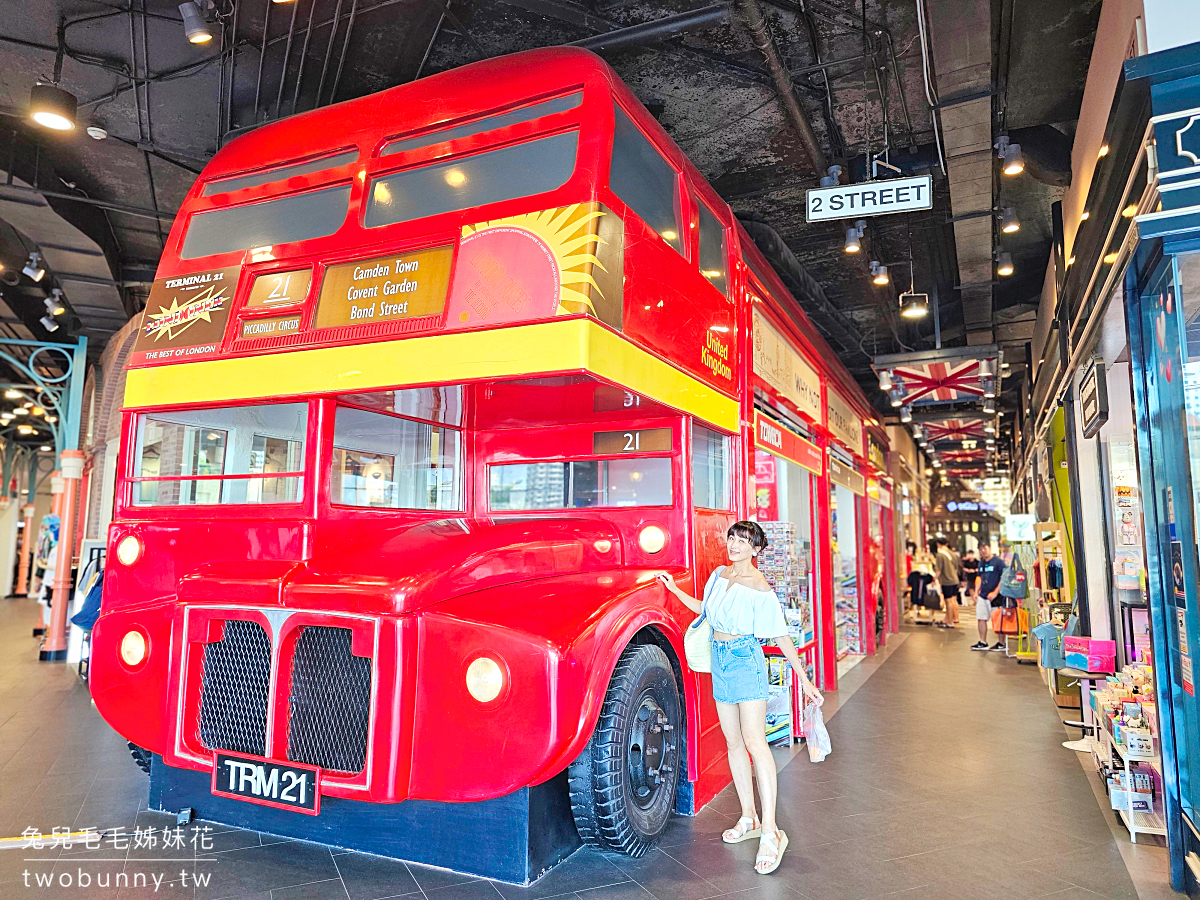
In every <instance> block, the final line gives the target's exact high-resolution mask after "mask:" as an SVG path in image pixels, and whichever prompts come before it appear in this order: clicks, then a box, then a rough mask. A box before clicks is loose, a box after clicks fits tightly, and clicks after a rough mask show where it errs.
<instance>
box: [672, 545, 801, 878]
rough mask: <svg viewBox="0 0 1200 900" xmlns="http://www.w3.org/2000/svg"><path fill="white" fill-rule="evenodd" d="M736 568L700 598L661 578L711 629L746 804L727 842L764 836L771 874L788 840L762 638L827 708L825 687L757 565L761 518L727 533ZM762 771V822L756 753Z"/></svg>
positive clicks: (727, 569) (725, 724) (723, 571)
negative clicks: (813, 677) (779, 818)
mask: <svg viewBox="0 0 1200 900" xmlns="http://www.w3.org/2000/svg"><path fill="white" fill-rule="evenodd" d="M725 546H726V550H727V552H728V554H729V565H727V566H722V567H720V568H718V569H717V570H716V571H714V572H713V573H712V575H711V576H710V577H709V579H708V583H707V584H706V585H705V587H704V601H703V603H701V602H700V601H698V600H696V599H695V598H694V597H692V596H691V595H690V594H687V593H685V592H684V591H682V590H680V588H679V586H678V585H676V584H675V579H674V578H672V577H671V576H670V575H669V574H667V573H665V572H664V573H662V574H660V575H659V576H658V578H659V581H661V582H662V583H663V584H664V585H665V586H666V588H667V590H669V591H670V592H671V593H673V594H674V595H675V596H676V597H678V598H679V600H680V602H681V603H683V604H684V606H686V607H687V608H688V609H690V610H692V611H693V612H696V613H699V612H700V611H701V610H702V609H703V611H704V614H705V615H706V616H707V618H708V622H709V624H710V625H711V626H712V631H713V643H712V684H713V699H714V700H716V701H717V715H718V717H719V718H720V720H721V731H722V732H724V734H725V741H726V744H727V745H728V747H729V769H730V771H731V772H732V773H733V784H734V787H736V788H737V794H738V800H739V801H740V802H741V805H742V817H741V818H740V819H738V821H737V824H736V825H734V826H733V827H732V828H730V829H728V830H727V831H726V832H725V833H724V834H723V835H721V837H722V839H723V840H724V841H725V843H727V844H736V843H739V842H741V841H746V840H750V839H751V838H756V837H757V838H759V843H758V857H757V858H756V859H755V860H754V868H755V870H756V871H757V872H758V873H759V874H760V875H768V874H770V873H771V872H774V871H775V870H776V869H777V868H779V862H780V860H782V859H783V851H784V850H786V849H787V845H788V838H787V835H786V834H784V833H783V832H782V831H780V830H779V829H778V828H777V827H776V823H775V798H776V796H777V794H778V783H777V779H776V775H775V758H774V757H773V756H772V755H771V748H770V747H769V746H768V745H767V732H766V719H767V661H766V658H765V657H764V656H763V652H762V647H761V646H760V645H759V643H758V639H759V638H764V639H769V640H772V641H774V642H775V643H776V644H777V645H778V647H779V649H780V650H782V651H783V655H784V656H786V657H787V659H788V662H790V663H791V664H792V669H793V670H794V671H795V672H796V675H797V677H798V678H799V679H800V684H801V689H802V690H803V691H804V695H805V697H807V698H808V699H810V700H812V702H814V703H816V704H817V705H818V706H820V705H821V704H822V703H824V702H825V698H824V697H822V696H821V692H820V691H818V690H817V688H816V686H815V685H814V684H813V683H812V682H811V681H809V680H808V676H807V675H806V674H805V671H804V666H803V664H802V663H801V662H800V655H799V654H798V653H797V652H796V645H795V644H793V643H792V639H791V638H790V637H789V636H788V632H787V620H786V619H785V618H784V616H783V609H782V608H781V607H780V605H779V598H778V597H776V596H775V592H774V591H773V590H771V585H770V584H768V583H767V579H766V578H764V577H763V576H762V573H760V572H759V571H758V569H757V568H756V567H755V565H754V558H755V557H756V556H758V554H759V553H760V552H761V551H762V550H763V548H765V547H766V546H767V536H766V534H764V533H763V530H762V528H761V527H759V525H758V523H757V522H735V523H734V524H733V525H732V526H730V528H729V531H728V532H727V533H726V535H725ZM747 751H749V754H750V758H753V760H754V773H755V774H756V775H757V776H758V795H759V797H760V798H762V808H763V815H762V822H761V824H760V822H759V819H758V815H757V814H756V813H755V810H754V784H753V782H752V780H751V770H750V758H747V756H746V753H747Z"/></svg>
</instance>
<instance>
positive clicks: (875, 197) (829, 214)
mask: <svg viewBox="0 0 1200 900" xmlns="http://www.w3.org/2000/svg"><path fill="white" fill-rule="evenodd" d="M807 196H808V214H807V219H808V221H809V222H825V221H828V220H830V219H860V218H863V217H865V216H885V215H888V214H889V213H902V212H912V211H913V210H917V209H933V178H932V177H931V176H929V175H918V176H916V177H915V178H891V179H888V180H887V181H864V182H863V183H862V184H841V185H838V186H837V187H829V188H812V189H811V190H809V191H808V195H807Z"/></svg>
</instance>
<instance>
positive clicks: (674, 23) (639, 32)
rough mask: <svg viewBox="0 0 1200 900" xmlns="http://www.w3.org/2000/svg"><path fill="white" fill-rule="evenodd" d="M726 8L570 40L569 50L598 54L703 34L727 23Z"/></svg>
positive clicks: (717, 5)
mask: <svg viewBox="0 0 1200 900" xmlns="http://www.w3.org/2000/svg"><path fill="white" fill-rule="evenodd" d="M729 18H730V7H729V4H728V3H715V4H713V5H712V6H705V7H703V8H701V9H694V10H691V11H689V12H684V13H679V14H677V15H673V16H664V17H663V18H661V19H654V20H653V21H651V22H645V23H643V24H641V25H631V26H630V27H628V28H618V29H617V30H616V31H608V32H605V33H604V34H597V35H595V36H593V37H589V38H584V39H583V40H581V41H573V42H572V43H570V44H568V45H567V46H569V47H582V48H584V49H585V50H591V51H593V52H596V53H599V52H600V51H602V50H615V49H617V48H619V47H629V46H635V45H639V44H652V43H655V42H657V41H665V40H667V39H669V38H673V37H675V36H676V35H680V34H684V33H686V32H689V31H704V30H706V29H708V28H716V27H717V26H718V25H725V24H727V23H728V22H729Z"/></svg>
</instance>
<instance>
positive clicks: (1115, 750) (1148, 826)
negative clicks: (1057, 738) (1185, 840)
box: [1092, 725, 1167, 844]
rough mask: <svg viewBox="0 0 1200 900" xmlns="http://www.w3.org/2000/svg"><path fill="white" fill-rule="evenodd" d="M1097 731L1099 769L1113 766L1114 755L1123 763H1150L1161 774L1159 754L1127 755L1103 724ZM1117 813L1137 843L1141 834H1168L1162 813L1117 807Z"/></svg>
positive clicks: (1094, 747) (1094, 746)
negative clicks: (1098, 737) (1098, 738)
mask: <svg viewBox="0 0 1200 900" xmlns="http://www.w3.org/2000/svg"><path fill="white" fill-rule="evenodd" d="M1096 732H1097V733H1098V734H1099V735H1100V736H1101V737H1100V741H1099V742H1098V743H1097V742H1096V741H1094V740H1093V744H1092V746H1093V749H1094V751H1095V754H1096V763H1097V769H1098V770H1102V769H1103V768H1104V767H1105V766H1106V765H1107V768H1109V769H1111V768H1113V756H1114V755H1116V756H1117V757H1118V758H1120V760H1121V762H1122V763H1129V762H1136V763H1149V764H1150V765H1151V766H1152V767H1153V768H1154V769H1155V770H1156V771H1158V772H1159V773H1160V774H1161V772H1162V758H1161V757H1159V756H1153V757H1151V756H1127V755H1126V752H1125V746H1124V745H1123V744H1122V743H1121V742H1120V741H1118V740H1117V739H1116V738H1114V737H1113V736H1112V732H1110V731H1109V730H1108V729H1107V728H1105V727H1104V726H1103V725H1099V727H1097V728H1096ZM1117 815H1119V816H1120V817H1121V821H1122V822H1123V823H1124V824H1125V827H1126V828H1128V829H1129V838H1130V840H1132V841H1133V842H1134V843H1135V844H1136V843H1137V837H1138V835H1139V834H1156V835H1160V836H1163V837H1165V836H1166V834H1167V826H1166V823H1165V822H1164V821H1163V818H1162V816H1161V815H1159V814H1158V813H1156V812H1148V813H1146V812H1134V811H1133V810H1129V809H1120V808H1118V809H1117Z"/></svg>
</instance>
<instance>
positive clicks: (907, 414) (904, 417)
mask: <svg viewBox="0 0 1200 900" xmlns="http://www.w3.org/2000/svg"><path fill="white" fill-rule="evenodd" d="M900 421H901V422H902V423H904V424H905V425H907V424H908V423H909V422H911V421H912V407H911V406H902V407H900Z"/></svg>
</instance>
